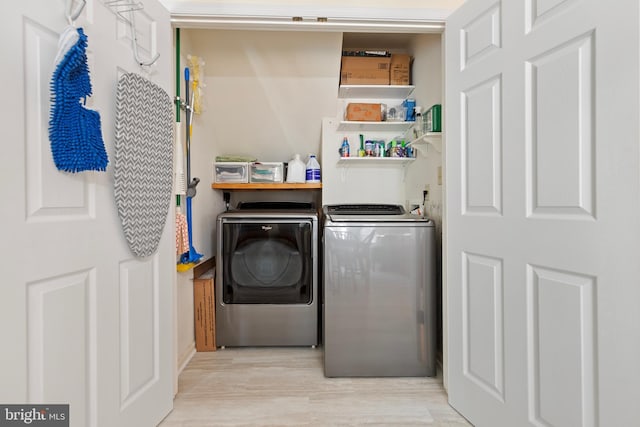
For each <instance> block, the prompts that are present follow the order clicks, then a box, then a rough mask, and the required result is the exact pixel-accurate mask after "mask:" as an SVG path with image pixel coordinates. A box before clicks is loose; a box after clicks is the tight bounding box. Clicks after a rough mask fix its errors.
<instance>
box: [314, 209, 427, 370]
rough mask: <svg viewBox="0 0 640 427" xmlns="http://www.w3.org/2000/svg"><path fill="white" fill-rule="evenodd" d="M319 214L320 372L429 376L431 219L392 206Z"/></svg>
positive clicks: (328, 210) (330, 211) (331, 211)
mask: <svg viewBox="0 0 640 427" xmlns="http://www.w3.org/2000/svg"><path fill="white" fill-rule="evenodd" d="M323 213H324V229H323V232H324V235H323V247H324V260H323V262H324V267H323V272H324V275H323V276H324V277H323V282H324V283H323V284H324V288H323V292H324V304H323V326H324V327H323V345H324V371H325V375H326V376H328V377H358V376H433V375H435V373H436V365H435V349H436V315H435V313H436V312H435V310H436V301H435V295H436V270H435V227H434V224H433V222H432V221H430V220H428V219H423V218H419V217H416V216H413V215H408V214H406V213H405V212H404V209H402V207H401V206H395V205H332V206H325V207H324V208H323Z"/></svg>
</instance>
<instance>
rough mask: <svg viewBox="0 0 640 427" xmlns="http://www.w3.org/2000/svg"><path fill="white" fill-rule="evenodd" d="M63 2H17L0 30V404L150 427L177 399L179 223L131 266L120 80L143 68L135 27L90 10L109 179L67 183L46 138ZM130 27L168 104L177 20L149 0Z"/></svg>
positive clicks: (89, 177) (78, 420)
mask: <svg viewBox="0 0 640 427" xmlns="http://www.w3.org/2000/svg"><path fill="white" fill-rule="evenodd" d="M78 3H79V1H75V2H74V4H78ZM65 4H66V1H63V0H55V1H52V0H29V1H20V2H13V3H11V5H9V4H5V6H6V7H5V8H4V10H3V13H2V18H0V22H1V24H2V25H1V28H2V30H0V31H1V32H2V39H3V40H4V43H3V44H2V56H3V58H4V61H3V67H2V76H3V80H4V84H3V87H4V97H5V99H6V100H7V102H4V103H3V104H2V129H3V139H4V143H3V144H2V145H3V148H4V152H3V154H2V156H0V159H1V160H0V162H1V166H0V170H1V171H2V194H3V200H4V206H3V208H2V210H1V212H2V214H1V216H0V220H1V223H2V230H3V239H2V241H3V244H2V246H1V248H2V249H1V253H0V255H1V257H2V260H3V261H2V267H3V268H2V274H3V279H2V284H1V286H0V313H1V320H2V321H1V322H0V336H2V340H3V345H2V351H0V378H2V381H0V383H1V385H0V402H3V403H15V404H20V403H34V404H36V403H37V404H53V403H68V404H70V413H71V416H70V419H71V425H72V426H75V427H86V426H151V425H156V424H157V423H158V422H159V421H160V420H161V419H162V418H163V417H164V416H165V415H166V414H167V413H168V412H169V411H170V410H171V407H172V397H173V392H172V382H173V362H172V354H173V352H172V336H173V334H172V317H171V316H172V303H171V301H172V289H173V280H174V275H175V267H174V266H175V259H174V256H173V251H174V249H173V248H174V243H173V221H167V226H166V229H165V231H164V235H163V237H162V241H161V243H160V248H159V249H158V251H157V253H156V254H154V255H153V256H150V257H148V258H144V259H139V258H135V257H134V256H133V255H132V254H131V253H130V251H129V249H128V247H127V244H126V242H125V239H124V234H123V231H122V229H121V226H120V222H119V219H118V215H117V210H116V207H115V200H114V192H113V187H114V185H113V163H114V156H115V153H114V118H115V94H116V84H117V79H118V76H119V75H120V74H121V73H123V72H127V71H132V72H140V67H139V66H138V65H137V64H136V63H135V61H134V60H133V55H132V50H131V44H130V40H131V32H130V31H128V29H127V26H126V25H124V24H123V23H122V22H119V21H118V20H117V17H116V15H115V14H114V13H112V11H111V10H110V9H108V8H107V7H105V6H104V4H103V3H102V2H100V1H98V0H87V1H86V7H85V8H84V10H83V12H82V15H81V16H80V17H79V19H78V20H77V22H76V24H77V25H78V26H81V27H83V28H84V30H85V33H86V34H87V35H88V38H89V40H88V45H89V47H88V51H87V56H88V62H89V69H90V74H91V81H92V84H93V96H92V97H91V98H89V99H88V102H87V107H88V108H91V109H93V110H96V111H98V112H99V113H100V116H101V122H102V135H103V138H104V142H105V145H106V148H107V152H108V154H109V158H110V163H109V166H108V169H107V172H83V173H78V174H70V173H62V172H59V171H58V170H57V169H56V168H55V166H54V164H53V160H52V156H51V150H50V145H49V139H48V126H49V124H48V122H49V111H50V110H49V96H50V95H49V93H50V89H49V82H50V79H51V75H52V72H53V67H54V65H53V60H54V57H55V55H56V52H57V49H58V46H57V44H58V37H59V35H60V33H61V32H62V31H63V30H64V29H65V27H66V25H67V21H66V18H65ZM135 18H136V24H137V26H138V33H139V41H140V44H141V45H140V54H141V55H145V56H147V55H150V54H151V53H154V52H155V51H159V52H160V53H161V59H160V61H159V63H158V65H157V66H155V67H154V70H155V71H154V74H153V75H152V76H150V78H151V79H152V80H154V81H155V82H157V83H158V84H159V85H161V86H162V87H164V88H165V90H167V92H168V93H171V92H172V89H171V87H172V85H171V78H170V74H171V68H172V67H171V62H172V61H171V44H172V43H171V29H170V25H169V14H168V12H167V11H166V10H165V9H164V8H162V7H161V6H160V4H159V3H158V2H157V1H156V0H146V1H145V2H144V10H142V11H138V12H136V17H135ZM172 215H173V213H170V214H169V218H173V216H172Z"/></svg>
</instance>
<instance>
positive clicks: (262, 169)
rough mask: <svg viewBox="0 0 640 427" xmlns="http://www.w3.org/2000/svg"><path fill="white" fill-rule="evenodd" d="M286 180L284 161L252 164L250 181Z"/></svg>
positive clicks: (270, 181) (272, 181) (271, 181)
mask: <svg viewBox="0 0 640 427" xmlns="http://www.w3.org/2000/svg"><path fill="white" fill-rule="evenodd" d="M283 180H284V163H282V162H253V163H251V165H250V173H249V182H255V183H259V182H267V183H274V182H282V181H283Z"/></svg>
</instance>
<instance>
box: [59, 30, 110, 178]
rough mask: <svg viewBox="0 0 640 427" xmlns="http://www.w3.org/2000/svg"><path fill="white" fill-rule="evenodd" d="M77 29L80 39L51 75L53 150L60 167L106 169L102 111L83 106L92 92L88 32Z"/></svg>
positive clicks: (80, 169) (69, 170)
mask: <svg viewBox="0 0 640 427" xmlns="http://www.w3.org/2000/svg"><path fill="white" fill-rule="evenodd" d="M77 31H78V36H79V37H78V40H77V42H76V43H75V44H74V45H73V46H71V47H70V48H69V50H68V51H67V52H66V54H65V55H64V57H63V58H62V60H61V61H60V62H59V63H58V65H57V66H56V69H55V71H54V72H53V76H52V77H51V117H50V120H49V141H50V142H51V153H52V154H53V161H54V163H55V165H56V167H57V168H58V169H59V170H61V171H66V172H81V171H86V170H97V171H104V170H106V168H107V163H109V159H108V157H107V152H106V150H105V148H104V142H103V140H102V131H101V130H100V115H99V114H98V112H97V111H93V110H89V109H87V108H85V106H84V104H85V103H86V98H87V96H90V95H91V80H90V78H89V66H88V65H87V53H86V51H87V36H86V35H85V34H84V31H83V30H82V28H78V29H77Z"/></svg>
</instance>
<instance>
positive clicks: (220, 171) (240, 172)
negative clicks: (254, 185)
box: [213, 162, 249, 183]
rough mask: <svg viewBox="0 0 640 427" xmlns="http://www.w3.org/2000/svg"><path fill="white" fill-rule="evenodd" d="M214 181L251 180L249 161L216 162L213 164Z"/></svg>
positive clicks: (239, 181)
mask: <svg viewBox="0 0 640 427" xmlns="http://www.w3.org/2000/svg"><path fill="white" fill-rule="evenodd" d="M213 182H235V183H247V182H249V163H247V162H216V163H214V164H213Z"/></svg>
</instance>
